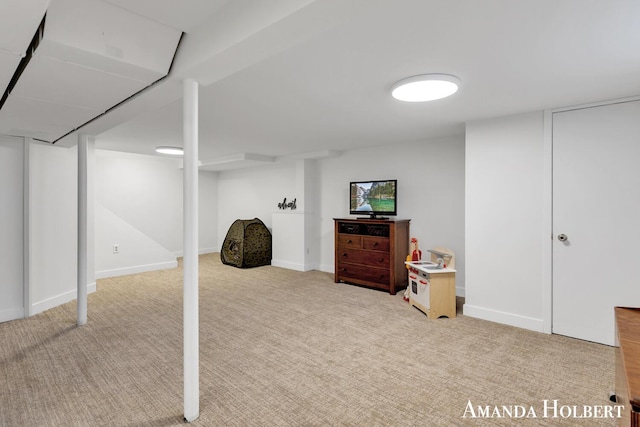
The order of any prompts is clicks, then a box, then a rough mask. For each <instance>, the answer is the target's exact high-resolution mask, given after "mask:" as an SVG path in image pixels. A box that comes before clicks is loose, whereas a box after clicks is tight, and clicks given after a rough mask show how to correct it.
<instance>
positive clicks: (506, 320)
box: [462, 304, 544, 332]
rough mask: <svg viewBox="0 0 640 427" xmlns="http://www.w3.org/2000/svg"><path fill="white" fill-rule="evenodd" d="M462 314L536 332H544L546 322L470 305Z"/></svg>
mask: <svg viewBox="0 0 640 427" xmlns="http://www.w3.org/2000/svg"><path fill="white" fill-rule="evenodd" d="M462 313H463V314H464V315H465V316H469V317H475V318H478V319H483V320H489V321H490V322H496V323H502V324H504V325H510V326H516V327H518V328H523V329H529V330H531V331H536V332H544V328H543V326H544V321H543V320H542V319H535V318H533V317H526V316H520V315H518V314H513V313H506V312H504V311H498V310H491V309H488V308H483V307H478V306H474V305H470V304H465V305H464V306H463V307H462Z"/></svg>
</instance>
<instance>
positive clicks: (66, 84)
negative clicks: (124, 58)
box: [12, 54, 147, 112]
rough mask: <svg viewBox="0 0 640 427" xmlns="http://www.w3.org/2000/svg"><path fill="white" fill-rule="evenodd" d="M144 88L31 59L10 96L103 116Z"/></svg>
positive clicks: (128, 81) (136, 83) (70, 66)
mask: <svg viewBox="0 0 640 427" xmlns="http://www.w3.org/2000/svg"><path fill="white" fill-rule="evenodd" d="M146 86H147V84H146V83H143V82H140V81H138V80H131V79H127V78H124V77H122V76H119V75H116V74H110V73H105V72H102V71H101V70H98V69H95V68H88V67H85V66H82V65H78V64H72V63H69V62H63V61H61V60H58V59H55V58H50V57H46V56H41V55H37V54H36V55H34V56H33V58H32V59H31V62H29V66H28V67H27V68H26V70H25V71H24V73H23V74H22V76H21V77H20V80H19V81H18V83H17V85H16V87H15V88H14V89H13V91H12V95H15V96H19V97H23V98H31V99H39V100H42V101H46V102H55V103H58V104H64V105H69V106H73V107H78V108H81V109H90V110H96V111H100V112H104V111H106V110H107V109H109V108H110V107H112V106H113V105H115V104H117V103H118V102H120V101H122V100H123V99H125V98H127V97H129V96H130V95H131V94H133V93H135V92H137V91H139V90H141V89H143V88H144V87H146Z"/></svg>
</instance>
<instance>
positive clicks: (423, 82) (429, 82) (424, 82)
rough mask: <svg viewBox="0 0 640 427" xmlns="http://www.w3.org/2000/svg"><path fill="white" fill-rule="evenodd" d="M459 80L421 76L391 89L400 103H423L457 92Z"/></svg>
mask: <svg viewBox="0 0 640 427" xmlns="http://www.w3.org/2000/svg"><path fill="white" fill-rule="evenodd" d="M459 87H460V79H459V78H457V77H455V76H451V75H449V74H422V75H419V76H413V77H408V78H406V79H402V80H400V81H399V82H397V83H396V84H394V85H393V86H392V87H391V95H392V96H393V97H394V98H395V99H398V100H400V101H406V102H424V101H434V100H436V99H441V98H446V97H447V96H451V95H453V94H454V93H456V92H457V91H458V88H459Z"/></svg>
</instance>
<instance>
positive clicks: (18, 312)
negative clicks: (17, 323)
mask: <svg viewBox="0 0 640 427" xmlns="http://www.w3.org/2000/svg"><path fill="white" fill-rule="evenodd" d="M23 317H24V308H10V309H8V310H0V323H2V322H8V321H9V320H16V319H22V318H23Z"/></svg>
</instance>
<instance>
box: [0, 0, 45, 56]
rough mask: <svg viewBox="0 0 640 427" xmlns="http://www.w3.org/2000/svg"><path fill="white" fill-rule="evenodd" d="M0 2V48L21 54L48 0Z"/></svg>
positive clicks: (6, 0)
mask: <svg viewBox="0 0 640 427" xmlns="http://www.w3.org/2000/svg"><path fill="white" fill-rule="evenodd" d="M0 4H1V6H0V8H1V10H2V13H0V50H7V51H9V52H13V53H15V54H17V55H21V54H23V53H25V52H26V50H27V47H28V46H29V43H30V42H31V39H32V38H33V35H34V34H35V33H36V29H37V28H38V25H40V21H42V17H43V16H44V13H45V12H46V10H47V6H48V5H49V0H2V1H1V2H0Z"/></svg>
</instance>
